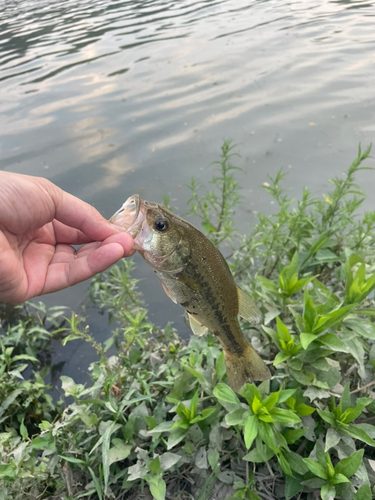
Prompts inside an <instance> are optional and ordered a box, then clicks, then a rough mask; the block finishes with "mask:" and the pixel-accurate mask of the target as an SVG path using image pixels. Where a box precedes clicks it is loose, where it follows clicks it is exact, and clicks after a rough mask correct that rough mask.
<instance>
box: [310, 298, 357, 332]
mask: <svg viewBox="0 0 375 500" xmlns="http://www.w3.org/2000/svg"><path fill="white" fill-rule="evenodd" d="M355 306H356V304H350V305H348V306H344V307H341V308H340V309H338V310H337V311H332V312H330V313H328V314H326V315H325V316H323V317H322V318H319V320H318V321H317V323H316V326H315V327H314V329H313V333H315V335H317V334H319V333H322V332H323V331H324V330H328V328H331V327H332V326H334V325H336V324H337V323H339V322H340V321H342V320H343V319H344V318H345V317H346V316H348V314H350V312H351V311H352V310H353V309H354V307H355Z"/></svg>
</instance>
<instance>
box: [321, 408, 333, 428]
mask: <svg viewBox="0 0 375 500" xmlns="http://www.w3.org/2000/svg"><path fill="white" fill-rule="evenodd" d="M316 411H317V412H318V414H319V416H320V417H321V418H322V419H323V420H325V421H326V422H328V423H329V424H331V425H336V419H335V416H334V415H333V413H331V412H330V411H326V410H316Z"/></svg>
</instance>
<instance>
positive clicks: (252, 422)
mask: <svg viewBox="0 0 375 500" xmlns="http://www.w3.org/2000/svg"><path fill="white" fill-rule="evenodd" d="M257 434H258V419H257V417H256V416H255V415H250V416H249V417H247V420H246V423H245V427H244V440H245V445H246V448H247V449H249V448H250V447H251V445H252V444H253V441H254V439H255V438H256V437H257Z"/></svg>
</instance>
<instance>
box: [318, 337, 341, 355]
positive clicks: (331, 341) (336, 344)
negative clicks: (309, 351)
mask: <svg viewBox="0 0 375 500" xmlns="http://www.w3.org/2000/svg"><path fill="white" fill-rule="evenodd" d="M317 340H318V341H319V342H320V343H321V344H323V345H325V346H327V347H328V348H329V349H332V351H338V352H348V348H347V346H346V344H345V343H344V342H343V341H342V340H340V339H339V338H338V336H337V335H335V334H333V333H325V334H324V335H321V336H320V337H319V338H318V339H317Z"/></svg>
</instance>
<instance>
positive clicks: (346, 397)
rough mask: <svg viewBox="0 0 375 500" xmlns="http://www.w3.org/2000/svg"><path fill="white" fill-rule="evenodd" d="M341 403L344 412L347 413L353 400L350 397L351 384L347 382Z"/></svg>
mask: <svg viewBox="0 0 375 500" xmlns="http://www.w3.org/2000/svg"><path fill="white" fill-rule="evenodd" d="M340 403H341V407H342V411H346V410H347V409H348V408H350V407H351V406H352V400H351V397H350V382H347V383H346V384H345V387H344V390H343V392H342V394H341V400H340Z"/></svg>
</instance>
